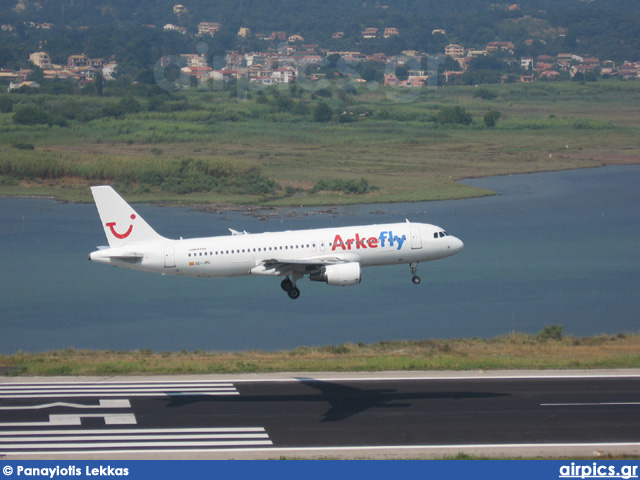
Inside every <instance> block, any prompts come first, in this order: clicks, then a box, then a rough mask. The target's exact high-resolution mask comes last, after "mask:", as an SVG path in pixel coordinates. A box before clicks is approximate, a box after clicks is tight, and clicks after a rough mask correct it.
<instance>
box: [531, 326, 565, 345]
mask: <svg viewBox="0 0 640 480" xmlns="http://www.w3.org/2000/svg"><path fill="white" fill-rule="evenodd" d="M536 338H537V339H538V340H541V341H546V340H562V326H561V325H548V326H545V327H544V328H543V329H542V330H540V333H538V335H537V336H536Z"/></svg>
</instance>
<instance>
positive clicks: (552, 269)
mask: <svg viewBox="0 0 640 480" xmlns="http://www.w3.org/2000/svg"><path fill="white" fill-rule="evenodd" d="M466 183H468V184H472V185H474V186H479V187H484V188H489V189H492V190H494V191H496V192H498V193H499V195H497V196H494V197H487V198H480V199H472V200H459V201H447V202H432V203H421V204H393V205H368V206H354V207H344V208H340V209H337V213H338V215H332V214H329V213H323V212H318V211H317V210H318V209H294V210H282V211H279V212H278V213H279V216H278V217H276V218H271V219H269V220H266V221H264V220H258V219H257V218H254V217H252V216H247V215H244V214H242V213H239V212H229V213H224V214H206V213H203V212H198V211H192V210H189V209H182V208H166V207H165V208H163V207H153V206H148V205H137V206H136V208H137V209H138V211H139V213H140V214H141V215H142V216H144V217H145V219H146V220H147V221H148V222H149V223H150V224H151V225H152V226H154V227H155V228H156V230H158V232H159V233H161V234H163V235H165V236H167V237H172V238H177V237H179V236H183V237H193V236H209V235H226V234H228V231H227V228H229V227H230V228H234V229H236V230H247V231H250V232H262V231H276V230H284V229H306V228H312V227H316V228H319V227H325V226H344V225H351V224H354V225H357V224H367V223H384V222H394V221H404V219H405V218H409V219H410V220H412V221H416V222H425V223H433V224H436V225H439V226H441V227H444V228H446V229H447V230H448V231H449V232H451V233H452V234H454V235H456V236H458V237H460V238H461V239H462V240H463V241H464V242H465V246H466V247H465V250H464V251H463V252H462V253H460V254H459V255H457V256H454V257H451V258H448V259H444V260H440V261H437V262H431V263H425V264H421V265H420V266H419V269H418V271H419V274H420V275H421V277H422V283H421V284H420V285H419V286H415V285H413V284H412V283H411V274H410V270H409V267H408V266H396V267H384V268H372V269H365V270H364V271H363V279H362V283H361V284H360V285H358V286H354V287H347V288H339V287H330V286H327V285H325V284H321V283H315V282H309V281H308V280H307V279H305V280H303V281H301V282H300V284H299V286H300V288H301V291H302V295H301V297H300V299H298V300H296V301H292V300H290V299H289V298H288V297H287V296H286V295H285V294H284V292H282V291H281V290H280V280H279V279H275V278H273V279H272V278H249V277H245V278H236V279H217V280H212V279H188V278H175V277H169V276H166V277H165V276H159V275H154V274H149V273H142V272H134V271H128V270H122V269H116V268H109V267H106V266H104V265H98V264H92V263H90V262H88V261H87V254H88V253H89V252H91V251H93V250H95V247H96V246H97V245H104V244H105V243H106V239H105V238H104V234H103V232H102V229H101V228H100V223H99V219H98V215H97V212H96V209H95V207H94V206H93V205H74V204H61V203H56V202H55V201H51V200H37V199H12V198H0V221H1V222H2V228H1V229H0V247H1V249H2V257H1V258H2V268H0V352H2V353H12V352H16V351H18V350H23V351H43V350H50V349H60V348H66V347H75V348H96V349H114V350H119V349H142V348H150V349H154V350H167V351H169V350H170V351H176V350H182V349H185V350H193V349H202V350H233V349H265V350H275V349H281V348H294V347H297V346H300V345H325V344H340V343H344V342H365V343H369V342H375V341H379V340H391V339H421V338H427V337H439V338H452V337H461V336H464V337H471V336H479V337H492V336H496V335H500V334H503V333H507V332H510V331H514V330H516V331H523V332H531V333H536V332H538V331H540V329H541V328H542V327H543V326H545V325H550V324H560V325H563V327H564V330H565V332H567V333H571V334H575V335H589V334H597V333H603V332H606V333H616V332H623V331H624V332H637V331H638V330H640V329H639V311H640V309H639V306H640V248H638V247H639V243H640V242H639V240H640V189H639V186H640V166H630V167H607V168H602V169H589V170H579V171H570V172H558V173H542V174H535V175H514V176H506V177H495V178H487V179H477V180H469V181H467V182H466ZM380 211H382V212H384V213H380ZM291 212H293V213H294V214H295V215H294V216H291V215H290V213H291ZM371 212H376V213H371Z"/></svg>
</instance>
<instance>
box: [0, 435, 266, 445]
mask: <svg viewBox="0 0 640 480" xmlns="http://www.w3.org/2000/svg"><path fill="white" fill-rule="evenodd" d="M263 438H267V439H268V438H269V435H267V434H266V433H214V434H206V433H204V434H184V435H175V434H167V435H86V436H82V435H79V436H60V437H13V438H7V439H3V438H0V442H2V443H9V442H11V443H22V442H77V441H116V440H125V441H128V440H176V441H182V440H221V439H229V440H230V439H263Z"/></svg>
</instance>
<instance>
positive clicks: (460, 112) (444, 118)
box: [436, 107, 473, 125]
mask: <svg viewBox="0 0 640 480" xmlns="http://www.w3.org/2000/svg"><path fill="white" fill-rule="evenodd" d="M436 121H437V122H438V123H439V124H441V125H451V124H453V125H470V124H471V122H472V121H473V117H472V116H471V114H470V113H469V112H467V111H466V110H465V109H464V108H462V107H444V108H441V109H440V110H438V113H437V114H436Z"/></svg>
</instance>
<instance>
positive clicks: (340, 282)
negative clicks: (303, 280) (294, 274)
mask: <svg viewBox="0 0 640 480" xmlns="http://www.w3.org/2000/svg"><path fill="white" fill-rule="evenodd" d="M309 278H310V279H311V280H313V281H314V282H326V283H327V284H328V285H335V286H338V287H346V286H348V285H357V284H359V283H360V278H361V275H360V264H359V263H358V262H349V263H338V264H336V265H326V266H324V267H321V268H320V271H319V272H317V273H312V274H311V275H309Z"/></svg>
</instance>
